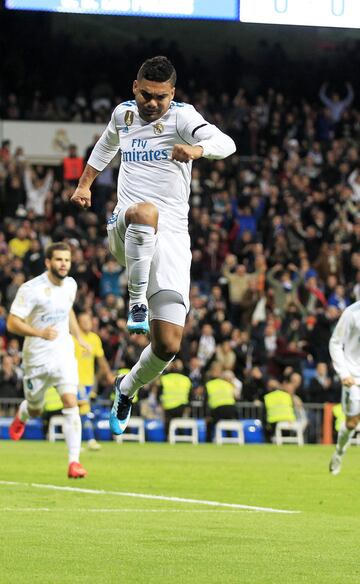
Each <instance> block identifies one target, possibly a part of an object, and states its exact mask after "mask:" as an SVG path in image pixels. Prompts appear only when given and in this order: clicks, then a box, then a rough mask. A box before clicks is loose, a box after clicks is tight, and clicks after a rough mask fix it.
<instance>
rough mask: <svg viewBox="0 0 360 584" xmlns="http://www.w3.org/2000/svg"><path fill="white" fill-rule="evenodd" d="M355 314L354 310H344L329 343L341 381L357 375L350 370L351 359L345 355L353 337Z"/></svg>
mask: <svg viewBox="0 0 360 584" xmlns="http://www.w3.org/2000/svg"><path fill="white" fill-rule="evenodd" d="M352 329H353V312H352V310H344V312H343V313H342V315H341V317H340V318H339V320H338V322H337V325H336V327H335V329H334V331H333V334H332V335H331V339H330V342H329V352H330V356H331V359H332V362H333V365H334V369H335V371H336V373H337V374H338V375H339V377H340V379H345V378H346V377H351V376H353V375H355V374H356V372H355V371H353V372H351V371H350V369H349V365H350V363H349V359H348V358H347V356H346V354H345V345H347V352H348V350H349V348H350V347H349V346H350V343H351V338H352V336H353V332H355V331H352Z"/></svg>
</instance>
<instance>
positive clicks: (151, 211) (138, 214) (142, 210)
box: [125, 203, 159, 229]
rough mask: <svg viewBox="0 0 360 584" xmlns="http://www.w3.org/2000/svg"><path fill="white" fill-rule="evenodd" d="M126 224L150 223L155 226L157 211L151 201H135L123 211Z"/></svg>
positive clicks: (157, 217)
mask: <svg viewBox="0 0 360 584" xmlns="http://www.w3.org/2000/svg"><path fill="white" fill-rule="evenodd" d="M125 219H126V224H127V225H128V226H129V225H130V224H131V223H138V224H141V225H151V226H152V227H154V228H155V229H156V228H157V224H158V219H159V211H158V208H157V207H156V205H154V204H153V203H137V204H136V205H131V207H129V209H128V210H127V211H126V213H125Z"/></svg>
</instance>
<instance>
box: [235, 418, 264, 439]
mask: <svg viewBox="0 0 360 584" xmlns="http://www.w3.org/2000/svg"><path fill="white" fill-rule="evenodd" d="M240 422H241V423H242V425H243V430H244V439H245V444H263V443H264V442H265V437H264V429H263V426H262V423H261V420H256V419H247V420H240Z"/></svg>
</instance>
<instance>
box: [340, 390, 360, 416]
mask: <svg viewBox="0 0 360 584" xmlns="http://www.w3.org/2000/svg"><path fill="white" fill-rule="evenodd" d="M341 405H342V408H343V411H344V414H345V415H346V416H350V417H352V416H358V415H359V414H360V385H352V386H351V387H345V386H344V385H343V387H342V397H341Z"/></svg>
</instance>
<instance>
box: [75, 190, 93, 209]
mask: <svg viewBox="0 0 360 584" xmlns="http://www.w3.org/2000/svg"><path fill="white" fill-rule="evenodd" d="M70 201H71V202H72V203H74V205H77V206H78V207H82V208H83V209H88V208H89V207H90V206H91V192H90V190H89V189H84V188H82V187H78V188H77V189H76V191H75V192H74V194H73V195H72V196H71V197H70Z"/></svg>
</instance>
